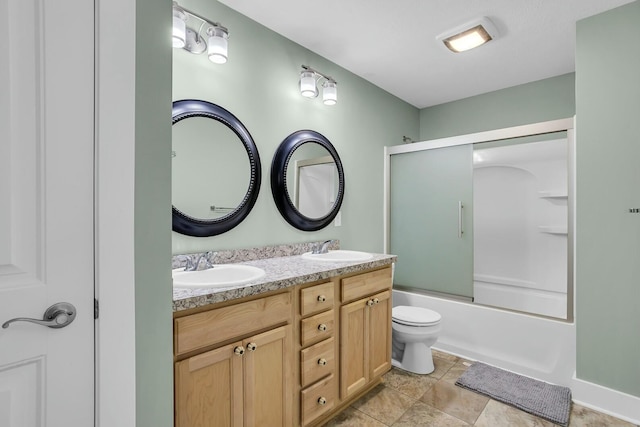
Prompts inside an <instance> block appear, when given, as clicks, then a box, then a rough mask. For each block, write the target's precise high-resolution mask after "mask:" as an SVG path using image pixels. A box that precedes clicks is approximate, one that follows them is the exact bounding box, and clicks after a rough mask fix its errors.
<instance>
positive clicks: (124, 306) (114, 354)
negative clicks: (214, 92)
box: [95, 0, 136, 427]
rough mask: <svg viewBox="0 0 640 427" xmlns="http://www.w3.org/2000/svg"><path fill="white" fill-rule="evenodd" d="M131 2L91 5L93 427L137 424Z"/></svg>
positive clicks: (100, 0)
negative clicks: (95, 313) (95, 306)
mask: <svg viewBox="0 0 640 427" xmlns="http://www.w3.org/2000/svg"><path fill="white" fill-rule="evenodd" d="M135 50H136V1H135V0H96V74H97V75H96V161H95V164H96V187H95V194H96V209H95V211H96V223H95V224H96V225H95V230H96V231H95V233H96V235H95V241H96V297H97V299H98V301H99V302H100V307H101V309H100V317H99V318H98V320H97V321H96V426H100V427H110V426H120V427H128V426H132V427H133V426H135V425H136V336H135V269H134V267H135V263H134V203H135V194H134V184H135V176H134V173H135V142H136V140H135V120H136V116H135V102H136V85H135V77H136V71H135V69H136V64H135V60H136V52H135Z"/></svg>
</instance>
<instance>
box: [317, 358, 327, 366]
mask: <svg viewBox="0 0 640 427" xmlns="http://www.w3.org/2000/svg"><path fill="white" fill-rule="evenodd" d="M326 364H327V359H325V358H322V359H318V365H320V366H325V365H326Z"/></svg>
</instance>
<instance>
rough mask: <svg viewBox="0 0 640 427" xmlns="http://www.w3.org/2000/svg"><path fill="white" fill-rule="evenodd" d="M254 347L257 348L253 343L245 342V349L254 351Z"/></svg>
mask: <svg viewBox="0 0 640 427" xmlns="http://www.w3.org/2000/svg"><path fill="white" fill-rule="evenodd" d="M256 348H258V346H257V345H256V344H255V343H252V342H250V343H249V344H247V350H249V351H256Z"/></svg>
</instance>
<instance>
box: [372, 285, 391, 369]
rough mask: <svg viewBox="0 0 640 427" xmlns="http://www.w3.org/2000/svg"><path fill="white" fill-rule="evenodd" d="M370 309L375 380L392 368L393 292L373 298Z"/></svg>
mask: <svg viewBox="0 0 640 427" xmlns="http://www.w3.org/2000/svg"><path fill="white" fill-rule="evenodd" d="M371 298H372V299H373V300H374V305H372V306H371V307H369V372H370V375H371V377H370V378H372V379H373V378H375V377H377V376H379V375H382V374H384V373H385V372H387V371H388V370H389V369H390V368H391V309H392V307H391V291H385V292H381V293H379V294H376V295H374V296H372V297H371Z"/></svg>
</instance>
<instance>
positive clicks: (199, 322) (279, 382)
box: [174, 292, 294, 427]
mask: <svg viewBox="0 0 640 427" xmlns="http://www.w3.org/2000/svg"><path fill="white" fill-rule="evenodd" d="M291 307H292V297H291V293H290V292H287V293H283V294H278V295H273V296H269V297H264V298H260V299H255V300H253V301H248V302H241V303H238V304H234V305H230V306H227V307H223V308H214V309H213V310H209V311H206V312H202V313H197V314H193V315H190V316H186V317H181V318H177V319H175V320H174V322H175V324H174V329H175V343H176V344H175V347H176V349H183V351H186V352H189V351H193V350H194V349H193V348H192V346H186V345H185V344H184V343H185V342H189V343H193V346H198V345H200V346H210V345H211V344H212V341H214V342H213V345H214V346H215V340H216V338H215V337H218V339H220V340H224V339H225V338H227V337H228V336H229V334H230V332H229V328H231V329H232V330H233V331H234V332H233V334H239V335H238V337H239V338H240V339H238V340H237V341H234V342H231V343H228V344H223V345H222V346H220V347H216V348H214V349H211V350H207V351H204V352H202V353H198V354H195V355H190V356H188V357H187V358H185V359H183V360H178V361H176V363H175V372H174V374H175V425H176V427H226V426H229V427H253V426H260V425H264V426H283V427H291V426H292V425H293V377H294V373H293V372H292V369H291V365H292V359H293V357H292V356H293V349H292V337H293V333H292V326H291V324H284V325H281V326H276V327H273V328H272V329H268V330H266V331H264V332H259V333H256V334H254V335H249V334H250V333H251V332H252V331H258V330H261V329H264V328H265V327H266V328H268V327H269V325H270V324H274V325H275V324H278V323H280V324H282V323H283V322H285V323H286V322H290V321H291V318H292V310H291ZM229 319H232V321H231V322H230V320H229ZM265 319H267V320H265ZM207 320H208V321H207ZM229 322H230V323H229ZM220 323H222V324H224V323H229V325H231V324H232V326H229V327H228V328H226V329H223V328H221V326H220ZM216 331H217V333H216ZM181 334H184V335H185V336H191V335H195V336H198V337H199V338H200V340H199V341H198V340H195V339H191V338H190V339H189V340H187V341H185V340H186V338H185V337H182V340H181V337H180V335H181ZM247 335H249V336H247ZM181 343H182V347H181V346H180V344H181ZM197 343H200V344H197ZM195 351H196V352H197V350H195ZM177 354H178V355H179V352H177ZM188 354H191V353H188ZM178 357H179V356H178Z"/></svg>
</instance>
